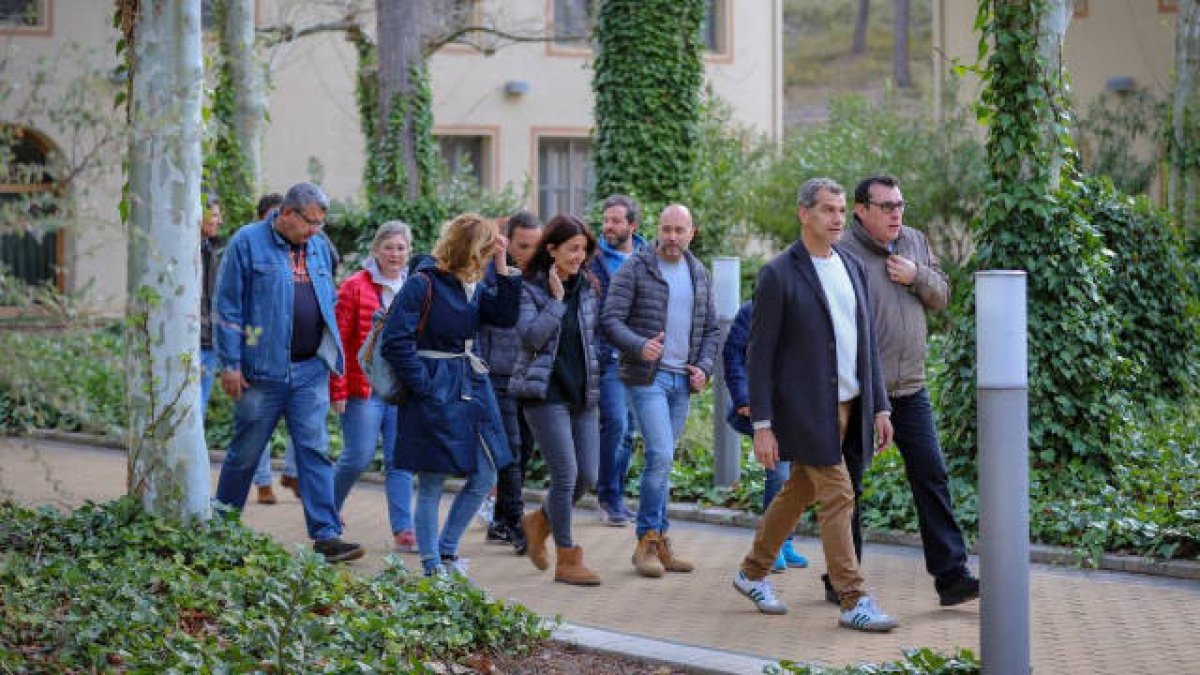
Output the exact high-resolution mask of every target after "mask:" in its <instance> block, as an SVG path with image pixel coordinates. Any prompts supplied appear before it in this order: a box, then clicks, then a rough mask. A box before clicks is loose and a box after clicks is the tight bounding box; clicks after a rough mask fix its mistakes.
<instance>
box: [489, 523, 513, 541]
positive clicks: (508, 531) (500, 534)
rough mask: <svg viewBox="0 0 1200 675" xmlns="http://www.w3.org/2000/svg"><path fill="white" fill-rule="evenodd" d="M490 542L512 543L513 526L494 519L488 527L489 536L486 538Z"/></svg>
mask: <svg viewBox="0 0 1200 675" xmlns="http://www.w3.org/2000/svg"><path fill="white" fill-rule="evenodd" d="M484 541H486V542H487V543H489V544H511V543H512V528H511V527H510V526H508V525H506V524H504V523H501V522H498V521H495V520H493V521H492V523H491V524H490V525H488V528H487V537H486V538H484Z"/></svg>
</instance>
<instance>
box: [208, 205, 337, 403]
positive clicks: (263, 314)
mask: <svg viewBox="0 0 1200 675" xmlns="http://www.w3.org/2000/svg"><path fill="white" fill-rule="evenodd" d="M277 213H278V211H276V212H275V213H272V214H271V215H269V216H267V218H266V220H262V221H259V222H256V223H250V224H249V225H247V226H245V227H243V228H241V229H240V230H238V231H237V232H236V233H235V234H234V235H233V237H232V238H230V240H229V243H228V244H227V245H226V247H225V252H224V254H223V255H222V257H221V268H220V271H219V272H218V273H217V288H216V292H215V293H214V296H213V309H212V311H213V343H214V347H215V349H216V352H217V367H218V369H219V370H231V369H240V370H241V371H242V375H243V376H245V378H246V379H247V380H249V381H250V382H253V381H254V380H268V381H275V382H286V381H287V380H288V377H289V373H290V372H291V360H292V359H291V345H292V308H293V294H294V291H293V288H292V268H291V262H290V260H289V255H288V254H289V251H290V249H291V244H290V243H289V242H288V241H287V240H286V239H284V238H283V237H282V236H281V235H280V234H279V233H278V232H276V231H275V227H274V226H275V216H276V214H277ZM325 242H326V240H325V239H324V238H322V237H312V238H311V239H309V240H308V243H307V244H306V247H305V249H306V256H307V258H308V260H307V264H308V274H309V276H310V277H311V278H312V283H313V290H314V291H315V292H316V295H317V304H318V306H319V307H320V309H321V319H322V320H323V322H324V324H325V326H324V329H323V333H322V335H321V346H320V348H319V349H318V350H317V356H318V357H319V358H320V359H321V360H322V361H324V362H325V365H326V366H328V367H329V369H330V371H332V372H334V373H337V374H339V375H340V374H341V373H342V370H343V364H344V362H345V355H344V353H343V351H342V340H341V338H340V337H339V336H338V327H337V317H336V316H335V315H334V312H333V307H334V303H335V302H336V300H337V289H336V287H335V285H334V283H333V254H332V252H331V251H330V248H329V245H328V244H327V243H325Z"/></svg>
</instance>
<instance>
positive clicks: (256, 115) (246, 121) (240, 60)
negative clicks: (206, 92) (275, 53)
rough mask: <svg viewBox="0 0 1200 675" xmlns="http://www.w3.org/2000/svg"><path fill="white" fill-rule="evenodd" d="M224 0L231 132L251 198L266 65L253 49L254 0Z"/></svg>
mask: <svg viewBox="0 0 1200 675" xmlns="http://www.w3.org/2000/svg"><path fill="white" fill-rule="evenodd" d="M224 1H225V25H224V26H222V31H221V43H222V51H224V53H225V58H226V59H228V60H229V68H230V74H231V75H232V77H231V80H232V82H231V84H232V85H233V89H234V96H235V97H236V111H235V113H234V115H235V116H234V134H235V136H236V137H237V140H238V145H239V147H240V148H241V151H242V159H243V161H244V162H245V176H246V178H247V181H248V183H249V184H248V185H246V186H245V190H246V195H247V198H248V199H250V200H253V199H255V198H257V196H258V192H259V189H260V187H261V185H262V175H263V169H262V138H263V133H264V130H265V128H266V120H267V88H266V78H265V72H264V70H265V69H264V66H263V64H261V63H259V61H258V57H257V55H256V54H255V51H254V35H255V33H254V3H255V0H224Z"/></svg>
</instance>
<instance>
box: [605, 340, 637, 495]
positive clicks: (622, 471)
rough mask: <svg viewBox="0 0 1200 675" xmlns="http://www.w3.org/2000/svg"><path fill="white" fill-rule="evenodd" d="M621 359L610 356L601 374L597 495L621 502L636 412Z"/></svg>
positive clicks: (630, 456)
mask: <svg viewBox="0 0 1200 675" xmlns="http://www.w3.org/2000/svg"><path fill="white" fill-rule="evenodd" d="M617 365H618V364H617V359H615V358H613V359H610V360H609V362H608V363H607V364H605V365H604V372H602V373H601V374H600V470H599V473H598V475H597V478H596V499H597V500H598V501H599V502H600V503H601V504H606V505H609V506H621V504H622V502H623V501H624V500H623V497H624V494H625V477H626V475H628V474H629V462H630V460H631V459H632V457H633V438H632V436H631V434H630V431H631V430H632V428H633V425H632V424H631V421H632V419H633V413H632V412H631V411H630V410H629V405H628V404H627V402H626V398H625V384H624V383H623V382H621V378H620V376H619V375H618V374H617Z"/></svg>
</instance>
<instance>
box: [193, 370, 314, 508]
mask: <svg viewBox="0 0 1200 675" xmlns="http://www.w3.org/2000/svg"><path fill="white" fill-rule="evenodd" d="M216 374H217V353H216V352H215V351H213V349H212V348H211V347H201V348H200V414H201V416H202V417H203V416H204V414H205V411H207V410H208V399H209V397H210V396H211V395H212V387H213V380H215V379H216ZM267 440H268V441H270V438H269V437H268V439H267ZM293 475H294V474H293ZM254 484H255V485H270V484H271V453H270V452H264V453H262V458H261V459H260V460H259V462H258V468H257V469H256V470H255V472H254Z"/></svg>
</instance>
